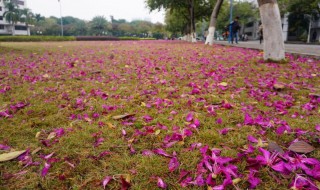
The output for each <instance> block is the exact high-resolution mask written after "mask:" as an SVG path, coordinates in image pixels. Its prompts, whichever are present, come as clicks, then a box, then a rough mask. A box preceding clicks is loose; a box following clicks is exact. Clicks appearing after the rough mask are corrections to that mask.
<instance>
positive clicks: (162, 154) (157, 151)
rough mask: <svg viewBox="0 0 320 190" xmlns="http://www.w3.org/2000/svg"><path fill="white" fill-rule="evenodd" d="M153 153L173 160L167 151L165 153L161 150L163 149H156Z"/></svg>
mask: <svg viewBox="0 0 320 190" xmlns="http://www.w3.org/2000/svg"><path fill="white" fill-rule="evenodd" d="M153 152H154V153H155V154H158V155H161V156H164V157H167V158H172V156H171V155H169V154H168V153H166V151H164V150H163V149H161V148H158V149H155V150H153Z"/></svg>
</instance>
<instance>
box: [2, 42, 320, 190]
mask: <svg viewBox="0 0 320 190" xmlns="http://www.w3.org/2000/svg"><path fill="white" fill-rule="evenodd" d="M287 59H288V63H285V64H276V63H264V62H263V61H262V52H259V51H256V50H248V49H242V48H237V47H226V46H204V45H203V44H190V43H184V42H177V41H139V42H136V41H133V42H132V41H122V42H50V43H49V42H39V43H1V46H0V158H1V155H2V156H3V155H4V154H7V153H9V152H15V151H23V152H22V153H23V154H21V155H17V156H19V157H17V158H14V159H12V160H10V161H3V162H0V189H103V188H104V186H105V188H106V189H120V188H122V189H128V188H129V187H130V189H157V188H159V189H160V188H163V189H165V188H167V189H208V190H211V189H247V188H249V189H254V188H256V189H278V190H279V189H289V188H291V187H294V188H296V189H317V188H318V187H319V186H320V185H319V184H320V183H319V180H320V150H319V142H320V140H319V137H320V106H319V105H320V97H319V96H320V95H319V94H320V62H319V61H317V60H312V59H309V58H299V57H293V56H290V55H287ZM289 147H290V148H289ZM0 160H1V159H0Z"/></svg>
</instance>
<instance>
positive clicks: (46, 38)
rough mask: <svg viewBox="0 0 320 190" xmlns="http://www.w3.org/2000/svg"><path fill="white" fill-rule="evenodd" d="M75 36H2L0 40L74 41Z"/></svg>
mask: <svg viewBox="0 0 320 190" xmlns="http://www.w3.org/2000/svg"><path fill="white" fill-rule="evenodd" d="M74 40H75V37H73V36H63V37H62V36H0V42H48V41H74Z"/></svg>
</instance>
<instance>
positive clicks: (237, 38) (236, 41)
mask: <svg viewBox="0 0 320 190" xmlns="http://www.w3.org/2000/svg"><path fill="white" fill-rule="evenodd" d="M235 35H236V36H235V37H236V44H237V43H238V32H236V33H235Z"/></svg>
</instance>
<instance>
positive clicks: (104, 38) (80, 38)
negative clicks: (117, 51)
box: [76, 36, 119, 41]
mask: <svg viewBox="0 0 320 190" xmlns="http://www.w3.org/2000/svg"><path fill="white" fill-rule="evenodd" d="M76 40H77V41H119V38H117V37H112V36H77V37H76Z"/></svg>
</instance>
